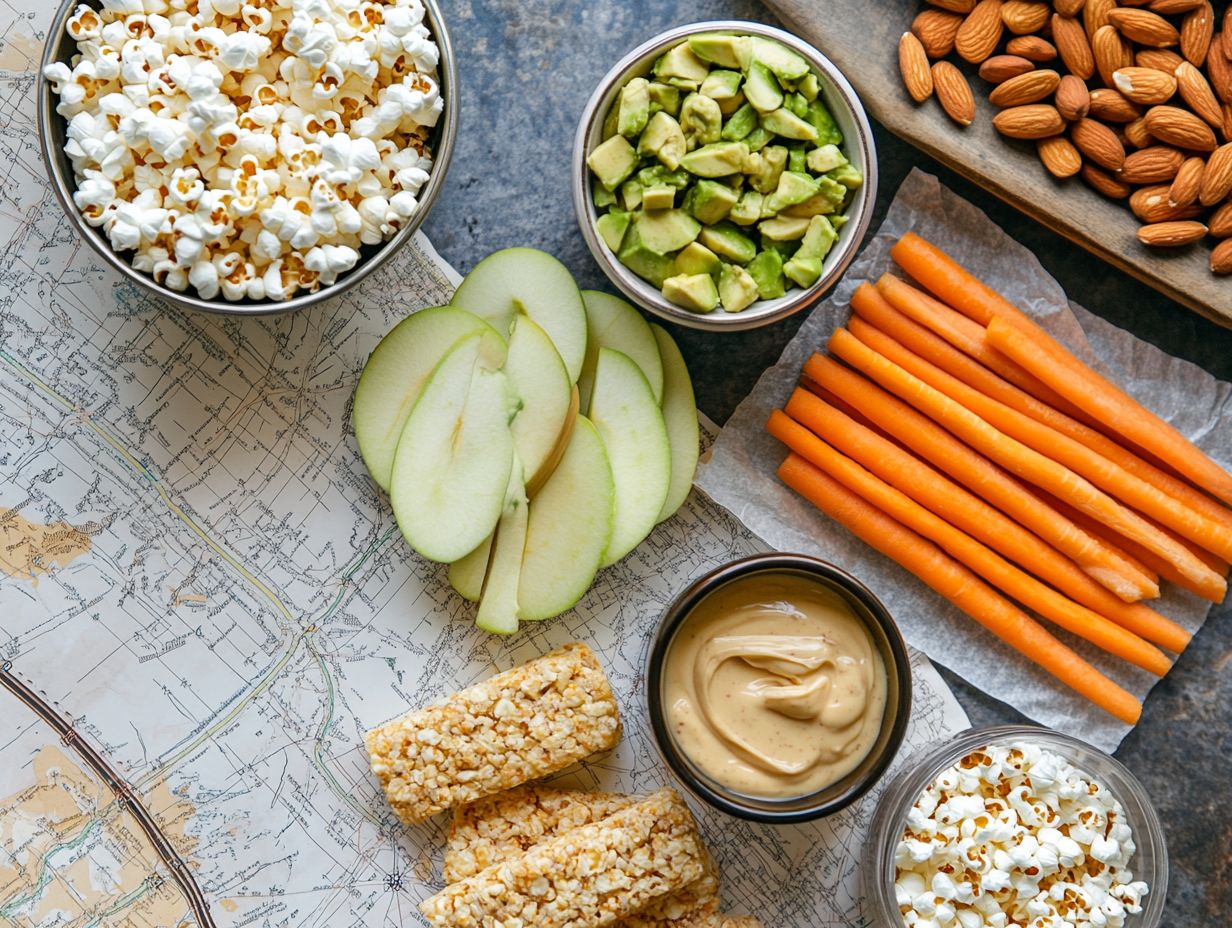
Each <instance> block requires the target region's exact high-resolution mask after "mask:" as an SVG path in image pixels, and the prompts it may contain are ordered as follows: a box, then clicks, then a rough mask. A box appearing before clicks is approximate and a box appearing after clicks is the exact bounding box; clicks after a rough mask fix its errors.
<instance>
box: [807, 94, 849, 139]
mask: <svg viewBox="0 0 1232 928" xmlns="http://www.w3.org/2000/svg"><path fill="white" fill-rule="evenodd" d="M805 119H807V120H808V122H809V123H810V124H811V125H812V126H813V128H814V129H816V130H817V144H818V145H842V144H843V133H841V132H839V131H838V126H837V125H836V124H835V122H834V117H833V116H831V115H830V111H829V110H828V109H826V105H825V104H824V103H822V102H821V100H814V101H813V102H812V103H810V104H809V108H808V115H807V116H805Z"/></svg>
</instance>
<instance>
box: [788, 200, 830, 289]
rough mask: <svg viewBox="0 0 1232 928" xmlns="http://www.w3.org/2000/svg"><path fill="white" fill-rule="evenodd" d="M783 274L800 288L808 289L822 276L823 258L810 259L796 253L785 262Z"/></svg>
mask: <svg viewBox="0 0 1232 928" xmlns="http://www.w3.org/2000/svg"><path fill="white" fill-rule="evenodd" d="M818 218H821V217H818ZM783 273H784V274H786V275H787V276H788V277H789V278H791V280H793V281H794V282H795V283H796V284H797V285H798V286H800V287H804V288H806V289H807V288H808V287H811V286H813V284H815V283H817V278H818V277H820V276H821V258H810V257H807V256H805V255H801V254H800V252H796V253H795V254H794V255H792V256H791V257H790V258H789V259H788V260H787V261H785V262H783Z"/></svg>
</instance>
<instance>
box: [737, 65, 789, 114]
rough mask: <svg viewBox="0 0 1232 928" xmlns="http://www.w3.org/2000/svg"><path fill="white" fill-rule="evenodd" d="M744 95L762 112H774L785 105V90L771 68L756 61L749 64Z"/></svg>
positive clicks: (754, 107)
mask: <svg viewBox="0 0 1232 928" xmlns="http://www.w3.org/2000/svg"><path fill="white" fill-rule="evenodd" d="M744 96H745V99H746V100H748V101H749V103H751V104H753V109H755V110H757V111H758V112H760V113H770V112H773V111H774V110H777V109H778V108H779V107H780V106H782V105H783V91H782V89H781V88H780V87H779V84H778V81H776V80H775V79H774V75H773V74H771V73H770V69H769V68H767V67H766V66H765V65H764V64H761V63H759V62H756V61H754V62H753V63H752V64H751V65H750V66H749V74H748V77H746V78H745V79H744Z"/></svg>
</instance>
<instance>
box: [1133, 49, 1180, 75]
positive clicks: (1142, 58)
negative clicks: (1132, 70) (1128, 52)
mask: <svg viewBox="0 0 1232 928" xmlns="http://www.w3.org/2000/svg"><path fill="white" fill-rule="evenodd" d="M1184 60H1185V59H1184V58H1182V57H1181V56H1180V55H1178V54H1177V53H1176V52H1174V51H1170V50H1168V49H1166V48H1144V49H1141V50H1139V51H1138V52H1137V53H1136V54H1135V55H1134V64H1136V65H1137V66H1138V67H1140V68H1154V69H1155V70H1156V71H1163V72H1164V73H1165V74H1175V73H1176V69H1177V68H1179V67H1180V66H1181V62H1182V61H1184Z"/></svg>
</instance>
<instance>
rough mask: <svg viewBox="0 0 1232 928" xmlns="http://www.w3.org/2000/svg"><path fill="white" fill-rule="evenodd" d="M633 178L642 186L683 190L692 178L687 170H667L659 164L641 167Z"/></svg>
mask: <svg viewBox="0 0 1232 928" xmlns="http://www.w3.org/2000/svg"><path fill="white" fill-rule="evenodd" d="M634 178H635V179H636V180H637V182H638V183H639V184H641V185H642V186H643V187H672V188H674V189H676V190H683V189H684V188H685V187H687V186H689V181H691V180H692V178H691V177H689V173H688V172H687V171H681V170H675V171H669V170H668V169H667V168H666V167H665V166H664V165H661V164H652V165H651V166H650V167H647V168H642V169H641V170H640V171H638V172H637V173H636V174H635V175H634Z"/></svg>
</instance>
